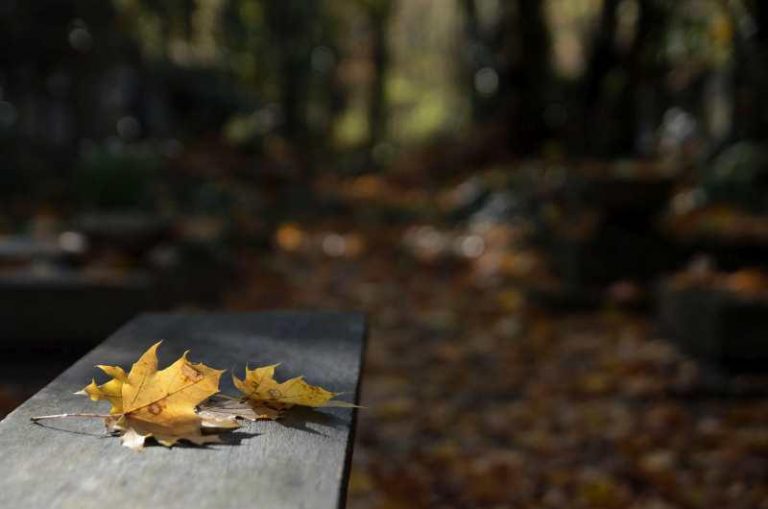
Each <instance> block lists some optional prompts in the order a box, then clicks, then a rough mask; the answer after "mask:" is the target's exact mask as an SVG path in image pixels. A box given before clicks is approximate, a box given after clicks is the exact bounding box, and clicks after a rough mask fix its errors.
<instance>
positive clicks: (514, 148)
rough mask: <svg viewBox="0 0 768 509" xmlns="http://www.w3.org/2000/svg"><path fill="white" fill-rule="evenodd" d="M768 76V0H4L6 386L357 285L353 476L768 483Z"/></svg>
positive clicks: (576, 493)
mask: <svg viewBox="0 0 768 509" xmlns="http://www.w3.org/2000/svg"><path fill="white" fill-rule="evenodd" d="M767 88H768V5H766V3H765V2H762V1H759V0H677V1H673V0H602V1H601V0H541V1H539V0H508V1H507V0H322V1H320V0H318V1H311V2H310V1H305V0H283V1H279V2H278V1H268V0H167V1H163V2H151V1H146V0H109V1H108V0H35V1H22V0H0V415H4V414H5V413H7V412H9V411H11V410H12V409H13V408H14V407H15V406H16V405H18V404H19V403H20V402H22V401H23V400H24V399H25V398H27V397H29V396H30V395H31V394H34V392H36V391H37V390H39V389H40V388H41V387H42V386H43V385H44V384H45V383H47V382H48V381H50V380H51V379H52V378H54V377H55V376H56V375H57V374H58V373H59V372H61V371H62V370H63V369H64V368H66V367H67V366H68V365H69V364H71V363H72V362H73V361H74V360H75V359H77V358H79V357H80V356H81V355H82V354H83V353H84V352H85V351H87V350H89V349H90V348H92V347H93V346H94V345H95V344H97V343H98V342H99V341H101V340H102V339H104V338H105V337H106V336H107V335H109V334H110V333H111V332H113V331H114V330H115V329H117V328H118V327H119V326H120V325H121V324H122V323H124V322H125V321H127V320H128V319H130V318H131V317H133V316H135V315H136V314H137V313H140V312H144V311H158V310H186V311H190V310H214V309H229V310H259V309H272V308H293V307H298V308H329V309H357V310H364V311H366V312H368V313H369V316H370V318H371V326H372V331H371V336H370V344H369V350H368V354H367V358H366V372H365V375H364V380H363V404H364V405H365V406H366V407H367V408H366V409H365V410H363V411H362V412H361V417H360V418H361V422H360V428H359V433H358V439H357V443H356V446H355V453H354V460H353V469H352V478H351V485H350V493H349V506H350V507H351V508H355V509H357V508H371V509H393V508H398V507H409V508H410V507H416V508H419V507H430V508H431V507H434V508H449V507H450V508H453V507H457V508H474V507H479V508H492V507H493V508H496V507H551V508H555V507H569V508H578V507H603V508H625V507H626V508H630V507H631V508H648V509H650V508H654V509H660V508H672V507H680V508H698V507H702V508H703V507H712V508H721V507H729V508H758V507H760V508H762V507H768V487H766V483H765V479H766V478H767V477H768V465H766V462H765V454H766V452H768V450H767V446H768V426H766V423H767V422H768V400H766V389H767V388H768V385H766V382H768V379H767V378H766V365H768V364H766V363H767V362H768V340H767V339H766V337H768V336H767V335H766V333H768V274H767V273H766V270H767V269H766V265H768V256H766V255H767V254H768V217H767V216H766V214H767V213H768V144H767V142H766V140H767V138H766V135H767V134H768V99H767V98H766V95H765V92H764V91H765V90H766V89H767ZM153 339H155V338H147V341H148V342H149V341H151V340H153ZM279 361H280V360H279V359H276V360H275V362H279ZM86 382H87V381H84V384H85V383H86ZM310 382H311V380H310Z"/></svg>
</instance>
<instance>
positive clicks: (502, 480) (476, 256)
mask: <svg viewBox="0 0 768 509" xmlns="http://www.w3.org/2000/svg"><path fill="white" fill-rule="evenodd" d="M396 195H397V193H393V196H396ZM352 207H353V208H352V210H350V211H349V212H350V213H347V214H343V215H342V216H341V217H340V216H338V215H336V216H334V218H327V217H323V216H322V215H320V216H317V217H315V218H312V219H306V220H303V221H297V222H294V223H286V224H284V225H282V226H281V227H280V228H279V229H278V230H277V233H276V236H275V239H274V245H275V251H274V253H273V254H271V255H269V256H254V257H252V258H248V257H246V258H245V259H244V260H242V262H243V264H242V265H243V266H244V267H247V270H246V274H245V275H244V276H243V278H242V279H241V281H242V282H243V284H242V286H241V288H240V290H238V291H236V292H234V293H232V294H231V295H229V297H228V301H227V304H226V306H227V307H229V308H232V309H254V308H257V309H258V308H274V307H300V308H330V309H359V310H364V311H366V312H367V313H368V315H369V317H370V320H371V334H370V339H369V346H368V351H367V357H366V365H365V372H364V377H363V394H362V404H363V405H364V406H365V408H364V409H362V410H361V411H360V413H359V415H360V422H359V428H358V433H357V440H356V445H355V450H354V459H353V467H352V477H351V484H350V489H349V497H348V507H350V508H351V509H395V508H475V507H477V508H507V507H543V508H581V507H584V508H586V507H599V508H648V509H650V508H654V509H662V508H673V507H680V508H722V507H729V508H744V509H747V508H768V486H766V483H765V479H766V478H767V475H768V464H767V463H766V461H765V457H766V456H765V454H766V453H767V452H768V426H767V425H766V422H768V421H766V417H767V416H768V400H766V398H765V397H750V398H744V397H741V398H735V397H724V396H723V395H722V394H720V395H717V394H716V393H712V392H711V391H709V390H708V389H706V388H705V385H704V384H703V383H702V376H701V373H700V371H699V369H698V367H697V365H696V364H695V363H694V362H692V361H690V360H688V359H686V358H684V357H682V356H681V355H679V354H678V353H677V352H676V351H675V350H674V348H673V347H672V346H671V345H670V344H669V343H668V342H666V341H664V340H663V339H661V338H657V337H656V336H655V334H654V329H653V326H652V317H651V316H647V315H645V314H643V313H635V312H628V311H622V310H619V309H601V310H594V311H583V312H579V313H566V312H563V311H547V310H543V309H537V308H536V307H534V306H533V305H531V304H530V303H529V302H528V300H527V298H526V295H525V293H524V292H522V291H521V290H520V289H519V288H518V287H516V286H515V284H514V283H512V282H510V280H509V278H505V277H503V275H501V276H499V274H498V273H496V271H495V269H496V268H499V267H503V266H504V263H498V260H496V261H494V259H489V257H490V258H493V256H495V254H494V252H493V249H491V248H492V242H489V241H488V236H487V235H486V237H485V239H486V241H485V244H484V246H485V249H484V252H481V251H480V250H473V249H469V254H470V255H471V256H470V257H469V258H466V257H465V258H464V259H460V258H456V257H453V258H451V257H448V258H446V257H440V256H437V255H435V253H433V252H430V251H429V249H427V251H428V253H427V254H426V255H425V254H424V250H423V249H422V251H418V250H416V251H414V250H413V249H411V248H409V246H411V247H412V246H413V245H414V240H413V237H414V235H415V236H417V237H418V236H419V235H421V236H422V237H425V238H426V241H425V242H426V247H427V248H429V246H430V245H431V244H430V243H432V244H434V243H435V242H437V237H436V236H435V231H434V230H432V229H429V228H427V229H426V230H425V227H424V225H423V224H420V223H419V222H418V221H416V222H413V221H408V220H403V221H390V222H387V221H371V218H370V210H369V209H362V208H357V209H355V207H354V205H353V206H352ZM496 228H499V226H497V227H496ZM500 228H502V229H503V226H501V227H500ZM498 235H499V234H496V236H498ZM492 236H493V235H492ZM457 238H462V237H460V236H459V237H457ZM422 240H423V239H422ZM464 240H465V241H467V239H466V238H464ZM425 242H421V241H420V240H419V239H418V238H417V239H416V240H415V244H416V245H423V244H425ZM467 242H468V245H469V247H470V248H471V247H472V245H473V244H472V241H471V240H469V241H467ZM422 247H423V246H422ZM465 247H466V246H465ZM430 253H431V254H430ZM433 255H434V256H433Z"/></svg>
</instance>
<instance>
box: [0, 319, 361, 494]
mask: <svg viewBox="0 0 768 509" xmlns="http://www.w3.org/2000/svg"><path fill="white" fill-rule="evenodd" d="M156 339H164V340H165V341H164V343H163V345H162V347H161V348H160V351H159V357H160V366H161V367H164V366H166V365H168V364H170V363H171V362H172V361H173V360H175V359H176V358H178V357H179V356H180V355H181V354H182V353H183V352H184V350H187V349H190V350H191V352H190V355H189V357H190V360H191V361H193V362H204V363H205V364H207V365H209V366H213V367H216V368H220V369H224V368H226V369H228V370H230V371H231V370H233V369H234V370H235V373H236V374H238V375H242V370H243V368H244V365H245V363H246V362H249V363H250V365H251V367H254V366H257V365H262V364H272V363H277V362H280V363H281V366H280V369H279V371H278V376H279V377H280V379H282V377H290V376H297V375H300V374H301V375H304V376H305V377H306V379H307V380H308V381H309V382H310V383H313V384H317V385H321V386H323V387H326V388H327V389H329V390H332V391H335V392H344V393H346V394H345V395H344V396H343V397H342V398H341V399H345V400H346V401H354V402H356V401H357V391H358V384H359V379H360V369H361V359H362V354H363V347H364V341H365V321H364V318H363V317H362V316H361V315H359V314H354V313H353V314H349V313H337V312H288V311H285V312H280V311H276V312H267V313H242V314H235V313H233V314H201V315H176V314H148V315H142V316H140V317H139V318H137V319H135V320H133V321H131V322H129V323H128V324H127V325H125V326H124V327H123V328H121V329H120V330H119V331H117V332H116V333H115V334H113V335H112V336H111V337H109V338H108V339H107V340H106V341H105V342H104V343H102V344H101V345H100V346H98V347H97V348H96V349H95V350H92V351H91V352H89V353H88V354H87V355H86V356H85V357H83V358H82V359H80V360H79V361H78V362H76V363H75V364H74V365H73V366H72V367H71V368H69V369H68V370H67V371H65V372H64V373H63V374H62V375H61V376H59V377H58V378H57V379H56V380H54V381H53V382H51V384H49V385H48V386H47V387H45V388H44V389H43V390H41V391H40V392H39V393H37V394H36V395H35V396H33V397H32V398H31V399H30V400H28V401H27V402H26V403H24V404H23V405H22V406H20V407H19V408H17V409H16V410H15V411H14V412H12V413H11V414H10V415H8V416H7V417H6V418H5V419H4V420H3V421H2V422H0V453H1V454H0V494H2V495H0V506H2V507H24V508H54V507H65V508H70V507H71V508H78V509H86V508H98V509H104V508H109V509H120V508H151V507H163V508H184V509H189V508H207V507H210V508H230V507H231V508H245V507H264V508H267V507H268V508H300V507H306V508H311V509H323V508H336V507H343V506H344V502H345V492H346V485H347V479H348V473H349V472H348V470H349V464H350V459H351V454H352V440H353V433H354V422H355V417H356V415H355V413H356V412H355V410H351V409H343V408H324V409H320V410H319V411H312V410H309V409H303V408H294V409H292V410H291V411H290V412H288V414H287V415H286V417H285V418H284V419H283V420H282V421H278V422H271V421H263V422H256V423H248V424H245V425H244V426H243V427H242V428H240V429H238V430H235V431H234V432H231V433H228V434H222V439H223V440H224V443H222V444H213V445H209V446H207V447H196V446H191V445H190V446H186V445H181V446H175V447H174V448H173V449H166V448H164V447H161V446H149V447H147V448H145V450H144V451H142V452H134V451H132V450H129V449H127V448H125V447H122V446H121V445H120V441H119V439H117V438H113V437H109V436H106V435H105V432H104V427H103V423H102V422H101V420H99V419H57V420H48V421H41V422H40V423H38V424H35V423H32V422H30V417H32V416H37V415H45V414H58V413H65V412H69V413H72V412H93V411H102V410H104V407H102V406H101V405H100V404H97V403H93V402H91V401H90V400H88V399H87V398H85V397H83V396H77V395H74V394H73V393H74V392H75V391H77V390H79V389H81V388H82V387H83V386H85V385H86V384H87V383H88V382H90V380H91V378H92V377H96V378H97V380H103V379H104V377H103V376H100V375H99V372H98V370H96V369H95V368H94V365H96V364H112V365H115V364H116V365H121V366H124V367H126V368H129V367H130V365H131V364H132V363H133V362H134V361H135V360H136V359H137V358H138V357H139V356H140V355H141V353H142V352H143V351H144V350H145V349H146V348H147V347H149V346H150V345H151V344H152V343H153V342H154V341H155V340H156ZM221 390H222V391H223V392H226V393H228V394H236V391H235V390H234V388H233V387H232V382H231V376H230V374H229V373H225V375H224V376H223V377H222V379H221Z"/></svg>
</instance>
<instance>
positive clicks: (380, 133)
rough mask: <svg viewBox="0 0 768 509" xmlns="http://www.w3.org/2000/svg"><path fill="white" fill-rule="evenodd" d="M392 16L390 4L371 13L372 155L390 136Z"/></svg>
mask: <svg viewBox="0 0 768 509" xmlns="http://www.w3.org/2000/svg"><path fill="white" fill-rule="evenodd" d="M390 14H391V4H390V2H389V0H385V1H382V2H377V3H376V4H375V5H374V6H372V7H370V8H369V10H368V18H369V20H370V23H371V37H372V41H371V46H372V56H371V59H372V64H373V79H372V82H371V91H370V98H369V102H368V149H369V151H372V150H373V149H374V148H375V147H376V145H377V144H379V143H381V142H382V141H383V140H384V139H386V136H387V90H386V86H387V75H388V70H389V41H388V40H387V28H388V26H389V19H390Z"/></svg>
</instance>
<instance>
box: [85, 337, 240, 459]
mask: <svg viewBox="0 0 768 509" xmlns="http://www.w3.org/2000/svg"><path fill="white" fill-rule="evenodd" d="M159 345H160V343H159V342H158V343H156V344H154V345H152V346H151V347H150V348H149V349H148V350H147V351H146V352H145V353H144V354H143V355H142V356H141V358H139V360H138V361H136V363H135V364H134V365H133V366H132V367H131V371H130V372H129V373H127V374H126V373H125V371H124V370H123V369H122V368H120V367H116V366H98V367H99V369H101V370H102V371H104V372H105V373H106V374H107V375H110V376H112V377H113V378H112V379H111V380H110V381H108V382H107V383H105V384H102V385H97V384H96V383H95V382H94V381H92V382H91V384H90V385H88V386H87V387H85V388H84V389H83V391H82V393H84V394H86V395H88V396H89V397H90V398H91V399H92V400H94V401H98V400H107V401H109V403H110V404H111V405H112V408H111V409H110V414H111V415H110V417H108V418H107V419H106V420H107V427H108V428H109V429H110V430H111V431H117V432H120V433H122V443H123V445H125V446H126V447H129V448H131V449H134V450H140V449H142V448H143V446H144V441H145V440H146V438H147V437H150V436H151V437H154V438H155V440H157V442H159V443H160V444H162V445H165V446H167V447H170V446H172V445H173V444H175V443H176V442H177V441H179V440H187V441H189V442H192V443H195V444H198V445H202V444H206V443H211V442H218V441H219V437H218V435H204V434H203V433H202V428H204V427H208V428H210V427H215V428H235V427H238V424H237V422H236V421H235V420H234V419H232V418H223V417H221V418H214V417H213V416H210V417H209V418H204V417H202V416H200V415H198V414H197V412H196V407H197V405H199V404H200V403H202V402H203V401H205V400H206V399H208V398H209V397H211V396H212V395H214V394H216V393H217V392H219V379H220V378H221V374H222V373H223V372H224V371H223V370H217V369H212V368H210V367H208V366H206V365H204V364H202V363H198V364H192V363H191V362H189V360H187V354H186V352H185V353H184V355H182V356H181V358H179V359H178V360H177V361H176V362H174V363H173V364H171V365H170V366H168V367H167V368H165V369H163V370H160V371H158V369H157V348H158V346H159Z"/></svg>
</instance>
